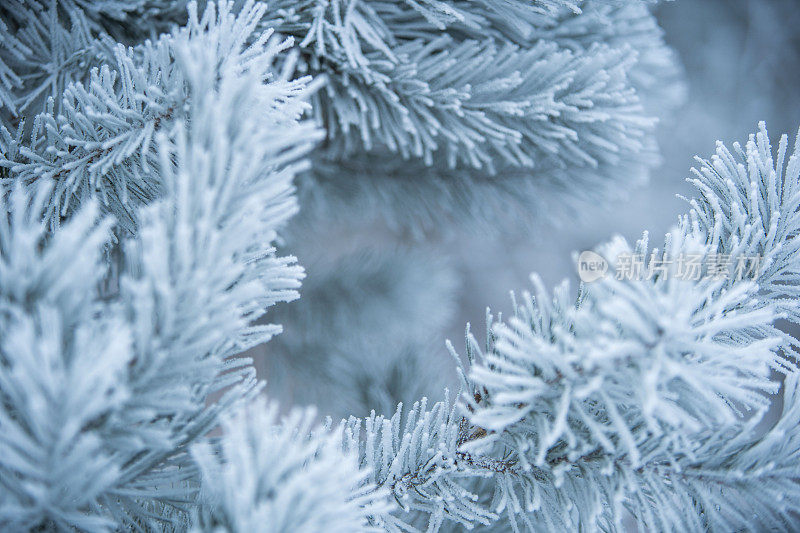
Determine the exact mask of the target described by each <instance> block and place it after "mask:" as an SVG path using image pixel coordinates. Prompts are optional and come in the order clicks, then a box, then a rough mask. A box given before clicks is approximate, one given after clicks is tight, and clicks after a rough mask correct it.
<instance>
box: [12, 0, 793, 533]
mask: <svg viewBox="0 0 800 533" xmlns="http://www.w3.org/2000/svg"><path fill="white" fill-rule="evenodd" d="M0 50H1V51H2V53H1V54H0V117H2V129H0V170H1V171H2V174H0V201H2V203H3V207H4V213H5V214H4V215H3V216H0V529H3V530H9V531H27V530H59V531H60V530H72V531H75V530H78V531H109V530H128V529H130V530H137V531H165V530H178V531H187V530H191V531H261V530H266V531H287V532H288V531H342V532H344V531H348V532H349V531H392V532H405V531H418V530H425V531H451V530H462V529H465V528H470V529H472V528H474V529H477V530H479V531H484V530H486V531H507V530H514V531H520V530H536V531H538V530H548V531H550V530H552V531H564V530H603V531H609V530H612V531H624V530H625V529H626V528H627V527H629V526H630V524H631V523H634V524H636V525H637V526H638V527H641V528H645V529H652V530H681V531H682V530H687V531H739V530H792V529H795V528H796V527H797V525H798V517H799V516H800V471H799V470H798V464H800V462H798V461H800V369H798V367H797V363H796V361H795V359H794V357H793V354H794V350H795V349H796V348H797V347H798V341H797V340H796V339H795V338H794V337H792V336H791V335H789V334H787V333H786V332H785V329H786V328H784V327H782V326H783V324H784V323H788V324H792V325H800V311H798V297H800V293H798V284H800V240H797V237H798V235H799V234H800V135H799V136H798V141H796V142H795V144H794V146H790V144H789V139H788V137H787V136H783V137H781V138H780V141H779V143H778V145H777V150H773V147H772V146H771V144H770V141H769V137H768V133H767V130H766V126H765V124H764V123H761V124H760V125H759V126H758V131H757V132H756V133H754V134H753V135H751V136H750V138H749V139H748V140H747V142H746V143H745V144H744V145H740V144H738V143H734V144H733V150H729V149H727V148H726V147H725V145H723V144H722V143H719V144H718V146H717V150H716V153H715V155H713V156H712V157H711V159H709V160H706V159H698V164H697V169H695V170H693V178H692V179H691V180H690V181H691V184H692V185H693V186H694V187H695V189H696V194H695V196H694V197H693V198H691V199H689V200H688V207H687V212H686V214H685V215H683V216H681V218H680V219H679V221H678V223H677V224H676V225H675V226H674V227H673V228H671V229H670V231H669V232H668V233H667V235H666V237H665V240H664V243H663V246H660V247H658V248H656V247H653V246H652V245H651V243H650V240H649V238H648V235H647V234H646V233H645V234H644V235H643V237H642V238H641V239H640V240H638V241H637V242H635V243H633V244H629V243H628V242H627V241H625V240H624V239H622V238H615V239H612V240H611V241H609V242H608V243H606V244H603V245H600V246H598V247H597V248H596V249H595V252H596V254H597V257H601V258H606V259H608V265H607V266H608V268H609V269H610V270H611V274H612V275H608V276H605V277H603V278H601V279H598V280H596V281H593V282H591V283H585V284H582V285H581V286H580V287H579V289H578V290H577V291H572V290H571V289H570V287H569V285H568V284H567V283H566V282H565V283H564V284H562V285H561V286H559V287H558V288H556V289H555V291H553V292H552V293H550V292H548V290H547V289H546V288H545V287H544V284H543V282H542V281H541V280H540V279H539V278H538V277H537V276H535V275H534V276H532V278H531V280H532V284H533V291H532V292H531V293H525V294H523V295H522V296H521V297H520V298H515V299H514V301H513V313H512V316H510V317H503V316H498V317H497V318H495V317H494V316H493V315H491V314H490V313H489V312H488V311H487V335H486V339H485V341H483V342H478V341H477V340H476V339H475V337H474V336H473V335H472V333H471V332H470V328H469V326H468V327H467V334H466V344H465V347H464V349H463V350H459V349H456V348H455V347H453V346H452V345H451V344H450V343H448V344H447V350H444V351H443V352H444V354H445V355H446V356H447V357H449V360H448V363H449V365H450V367H452V368H454V371H453V372H452V376H453V379H452V380H451V381H450V382H449V385H450V386H449V390H448V389H445V382H446V381H447V379H446V378H442V377H441V376H440V375H438V374H440V373H441V372H440V370H439V369H441V370H443V369H444V368H445V365H444V364H443V363H442V362H441V361H438V362H432V360H433V358H435V355H434V354H431V353H429V350H428V348H427V347H428V346H429V342H428V341H429V340H430V338H432V337H435V336H436V335H437V334H438V333H439V331H440V330H441V329H442V325H443V324H444V323H445V322H446V321H447V320H448V319H449V317H450V316H451V315H452V312H453V307H454V293H455V291H456V290H457V288H458V284H457V283H456V280H455V279H456V277H457V270H458V265H455V264H454V261H453V260H452V258H448V257H446V254H443V253H441V251H440V247H439V246H438V245H439V244H440V243H441V242H442V239H445V238H446V236H447V235H448V234H451V233H453V232H457V231H462V230H463V228H464V227H466V228H469V229H470V231H471V230H474V229H477V228H483V229H485V230H487V231H491V232H503V231H506V230H510V229H511V228H512V227H514V226H515V225H523V226H528V227H530V226H535V225H536V224H538V223H540V222H541V220H542V219H543V218H547V217H554V216H558V214H559V213H564V212H566V211H568V209H569V208H570V207H574V206H575V205H580V204H581V203H582V202H597V201H598V200H602V199H603V198H608V197H611V196H614V195H616V194H619V193H620V191H623V190H626V189H628V188H630V187H631V186H632V185H633V184H635V183H640V182H642V181H643V180H645V179H646V178H647V175H648V172H649V171H650V170H651V169H653V168H654V167H655V166H656V164H657V163H658V150H657V146H656V142H655V123H656V119H657V117H659V116H664V115H665V114H667V113H669V112H670V111H671V110H673V109H675V107H676V106H677V105H678V104H679V103H680V102H681V101H682V99H683V98H684V96H685V91H684V86H683V83H682V75H681V68H680V66H679V65H678V63H677V62H676V59H675V56H674V54H673V53H672V52H671V50H670V49H669V48H668V47H667V46H666V45H665V43H664V40H663V37H662V34H661V31H660V29H659V28H658V25H657V24H656V23H655V19H654V17H653V15H652V14H651V12H650V6H649V5H647V3H646V2H642V1H640V0H614V1H608V2H606V1H601V0H583V1H580V0H503V1H500V0H447V1H445V0H402V1H396V2H384V1H373V0H361V1H356V0H294V1H288V0H273V1H269V2H262V1H257V0H247V1H244V2H241V1H235V2H234V1H228V0H220V1H219V2H217V3H214V2H201V3H200V4H199V5H198V3H196V2H182V1H162V0H137V1H133V2H122V1H118V0H104V1H99V2H89V1H86V0H58V1H56V0H51V1H45V0H8V1H7V2H5V3H4V5H3V6H2V7H0ZM298 212H299V214H298ZM355 227H359V228H360V229H361V230H362V232H361V235H360V236H357V235H355V232H354V231H353V228H355ZM337 232H339V233H340V234H339V235H337ZM341 234H343V235H344V239H345V240H347V242H348V244H347V246H336V244H331V243H335V242H337V241H336V239H339V241H338V242H341V240H342V238H343V237H342V235H341ZM387 236H391V238H387ZM376 243H382V246H376ZM387 243H388V244H387ZM398 243H402V246H398V245H397V244H398ZM289 254H297V255H298V256H299V257H300V259H301V261H302V262H303V264H304V265H306V266H308V273H307V274H308V275H307V279H305V280H304V278H306V271H305V270H304V269H303V267H301V266H299V265H298V262H297V260H296V259H295V257H293V256H292V255H289ZM689 256H691V257H694V258H696V259H697V260H699V261H701V262H704V264H710V263H708V262H709V261H712V260H717V261H719V260H721V259H720V258H727V260H730V258H740V257H750V258H757V259H758V261H759V264H758V267H757V268H756V269H755V270H754V271H753V272H752V274H753V275H751V276H743V275H711V273H710V271H707V272H706V273H705V274H706V275H702V276H697V277H694V278H687V277H686V276H683V277H682V276H680V269H681V268H683V267H684V266H685V265H682V264H681V263H680V262H679V261H678V260H672V258H686V257H689ZM632 257H641V258H642V259H641V263H640V264H639V267H640V268H642V269H643V270H644V271H645V272H647V274H648V275H646V276H645V277H643V278H642V279H634V278H633V277H632V276H627V277H626V276H625V275H613V274H614V273H615V272H616V273H623V272H624V271H625V270H624V267H625V265H624V264H623V262H624V261H625V260H626V258H627V259H630V258H632ZM667 258H670V260H667ZM487 275H491V273H487ZM301 282H302V283H303V287H302V288H301ZM301 294H302V298H301V299H300V301H298V302H293V300H295V299H297V298H298V296H300V295H301ZM289 302H291V303H289ZM273 306H274V307H273ZM277 323H281V324H283V325H285V327H286V332H285V333H282V326H281V325H278V324H277ZM278 334H281V335H280V336H278V337H277V338H276V339H275V340H272V341H270V339H272V338H273V337H274V336H275V335H278ZM267 341H270V342H267ZM264 343H267V344H266V352H267V353H266V357H265V354H263V353H261V352H259V351H257V348H258V347H261V346H262V345H264ZM462 354H463V357H462ZM253 357H257V358H259V360H256V361H254V360H253ZM256 368H259V370H260V371H261V372H263V373H265V374H266V377H267V378H268V380H269V384H267V385H265V381H264V380H263V379H261V378H263V377H264V376H259V375H257V372H256ZM320 382H327V383H328V384H329V385H331V384H332V386H330V387H329V388H328V389H324V388H321V389H320V388H317V386H316V384H317V383H320ZM330 391H335V394H333V395H332V394H330ZM776 395H780V401H778V402H776V398H778V396H776ZM428 396H430V397H431V398H433V400H428V399H427V397H428ZM436 398H440V400H439V401H436ZM307 402H312V403H317V404H318V406H319V407H318V409H319V411H321V413H322V415H331V416H322V417H320V416H317V415H316V412H315V411H314V410H313V409H307V410H298V409H297V408H296V407H294V408H290V407H287V404H303V403H307ZM770 411H771V412H773V413H774V414H775V420H774V421H773V422H772V423H768V419H767V418H765V417H766V414H767V413H768V412H770ZM334 416H335V417H336V419H338V420H339V421H338V422H337V421H336V420H335V419H334V418H333V417H334Z"/></svg>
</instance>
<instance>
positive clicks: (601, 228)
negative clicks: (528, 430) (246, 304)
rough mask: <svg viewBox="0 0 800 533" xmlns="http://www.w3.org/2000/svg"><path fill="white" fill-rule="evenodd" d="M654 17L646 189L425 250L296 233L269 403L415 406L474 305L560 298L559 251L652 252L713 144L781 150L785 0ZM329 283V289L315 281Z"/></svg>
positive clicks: (793, 119) (793, 65) (686, 6)
mask: <svg viewBox="0 0 800 533" xmlns="http://www.w3.org/2000/svg"><path fill="white" fill-rule="evenodd" d="M654 10H655V14H656V16H657V19H658V21H659V23H660V25H661V27H662V28H663V30H664V34H665V39H666V41H667V43H668V44H669V45H670V46H672V47H673V48H674V50H675V51H676V52H677V54H678V56H679V57H680V61H681V63H682V65H683V69H684V71H685V82H686V85H685V87H686V94H685V97H684V103H683V104H682V105H681V106H680V107H679V108H678V109H677V110H676V111H675V112H673V113H671V114H670V116H668V117H666V118H665V119H663V120H662V121H661V122H660V124H659V126H658V139H659V143H660V149H661V154H662V163H661V165H660V166H659V167H658V168H657V169H656V170H655V171H654V172H653V173H652V176H651V179H650V181H649V183H647V184H645V185H644V186H642V187H640V188H638V189H635V190H629V191H622V192H620V193H619V194H618V195H616V196H615V197H614V198H612V199H611V200H608V201H606V200H603V201H598V202H596V203H594V204H590V205H583V206H581V207H579V208H577V209H575V210H574V211H566V212H563V213H562V216H558V217H542V218H540V219H537V223H536V224H533V225H532V226H531V227H530V228H529V229H527V230H508V231H500V232H497V231H491V232H481V231H477V230H475V229H474V228H472V227H467V228H466V229H465V230H464V231H461V232H455V233H453V234H452V235H449V236H448V237H447V238H445V239H437V240H434V241H428V242H425V241H424V240H423V241H420V240H419V239H418V238H416V237H414V236H409V235H405V234H402V233H401V234H396V233H392V232H384V231H380V230H379V229H376V227H374V226H372V225H365V226H359V227H354V226H353V225H352V224H351V223H344V224H341V225H339V226H337V225H336V223H335V221H331V224H330V227H325V228H320V229H319V231H315V232H310V233H309V234H308V235H306V236H304V238H303V242H304V243H305V245H304V248H301V249H299V250H296V251H293V252H294V253H296V254H297V255H298V257H299V260H300V263H301V264H303V265H304V266H305V267H306V268H307V270H308V279H307V280H306V283H305V286H304V289H303V292H302V299H305V302H310V301H312V300H313V301H315V302H316V303H315V304H314V305H305V306H303V305H298V302H293V303H290V304H284V306H283V307H282V308H281V309H279V310H278V312H277V314H276V315H275V316H274V317H273V319H274V320H276V321H279V322H281V323H283V324H284V326H285V329H286V331H285V333H284V334H283V335H281V336H279V337H278V338H276V339H275V340H273V341H271V342H270V343H268V344H267V345H266V347H263V348H260V349H259V352H258V353H256V354H255V355H256V362H257V365H258V367H259V371H260V373H261V374H262V376H263V377H265V378H266V379H267V381H268V391H269V392H270V394H271V395H273V396H275V397H278V398H281V399H282V401H283V402H284V405H291V404H316V405H317V406H318V407H319V411H320V413H321V414H323V415H333V416H345V415H347V414H354V415H356V416H363V415H366V414H368V409H373V408H374V409H376V410H378V411H389V410H392V406H393V405H394V403H395V402H396V401H398V400H405V401H411V400H413V399H416V398H419V396H420V395H424V394H427V395H429V396H432V397H434V398H437V399H438V397H440V396H441V391H442V385H450V386H453V385H454V384H455V373H454V372H453V366H454V362H453V360H452V358H451V357H450V355H449V354H448V351H447V349H446V348H445V343H444V341H445V339H451V340H452V341H453V344H454V345H455V347H456V350H457V351H459V352H460V353H461V354H463V353H464V340H463V339H464V327H465V324H466V323H468V322H469V323H471V324H472V331H473V332H474V333H475V334H476V336H477V337H478V338H479V339H480V338H481V337H482V336H483V335H484V334H485V318H484V317H485V310H486V308H487V306H488V307H491V308H492V310H493V311H494V312H507V311H508V310H509V309H510V307H511V305H510V299H509V291H510V290H514V291H517V292H520V291H524V290H526V289H527V288H528V287H529V285H530V283H529V281H528V279H529V275H530V273H531V272H537V273H539V274H540V275H541V277H542V278H543V279H544V281H545V282H546V284H547V285H549V286H550V287H552V286H554V285H555V284H557V283H558V282H560V281H561V280H563V279H568V280H570V282H571V283H572V285H573V287H574V286H575V285H576V284H577V275H576V272H575V265H574V261H573V253H574V252H579V251H581V250H585V249H591V248H593V247H595V246H596V245H597V244H599V243H601V242H603V241H606V240H607V239H609V238H611V237H612V236H613V235H615V234H621V235H623V236H624V237H626V238H628V239H629V240H634V239H636V238H638V237H639V236H640V235H641V232H642V231H644V230H647V231H649V233H650V235H651V238H652V239H653V240H654V241H655V242H658V241H660V240H661V236H662V235H663V234H664V233H665V232H666V231H667V229H668V228H669V227H670V225H672V224H674V223H675V221H676V220H677V217H678V215H679V214H680V213H682V212H684V211H685V202H684V200H682V199H680V198H679V197H678V195H690V194H692V190H691V187H690V186H689V185H688V184H687V183H686V182H685V179H686V178H687V177H689V176H690V168H691V167H692V166H693V165H694V159H693V158H694V156H695V155H699V156H701V157H704V158H705V157H710V156H711V154H713V153H714V148H715V143H716V141H717V140H722V141H724V142H726V144H728V145H729V146H730V144H731V143H733V142H734V141H740V142H744V141H746V140H747V137H748V135H749V134H750V133H752V132H754V131H755V130H756V127H757V123H758V122H759V121H760V120H764V121H766V123H767V127H768V129H769V132H770V136H771V138H772V140H773V142H774V143H777V140H778V138H779V137H780V135H781V134H782V133H788V134H789V135H790V137H791V139H792V141H793V139H794V136H795V134H796V133H797V130H798V127H800V91H799V90H798V89H799V88H800V2H798V0H677V1H674V2H662V3H660V4H658V5H657V6H655V7H654ZM359 250H361V251H359ZM290 251H291V250H290ZM331 272H334V273H337V272H341V279H340V280H337V279H334V280H333V281H331V274H330V273H331ZM354 278H357V279H362V280H364V281H363V285H359V284H358V283H355V284H354V283H353V281H352V280H353V279H354ZM337 284H339V285H337ZM332 285H333V286H334V289H333V290H332V289H331V286H332ZM376 295H377V297H376ZM302 301H303V300H301V302H302Z"/></svg>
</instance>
